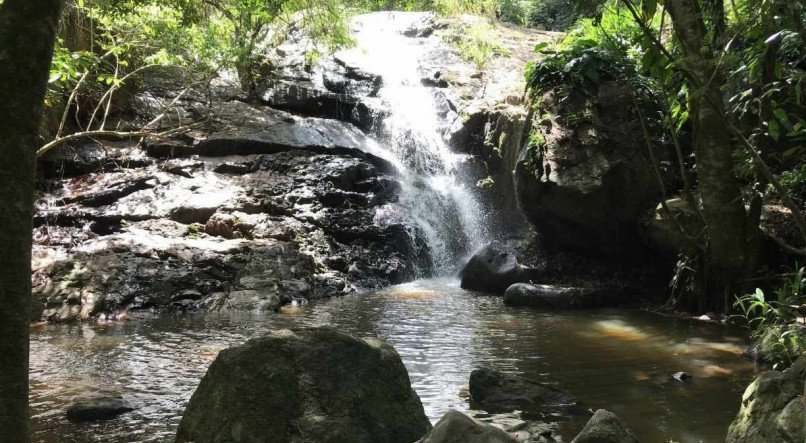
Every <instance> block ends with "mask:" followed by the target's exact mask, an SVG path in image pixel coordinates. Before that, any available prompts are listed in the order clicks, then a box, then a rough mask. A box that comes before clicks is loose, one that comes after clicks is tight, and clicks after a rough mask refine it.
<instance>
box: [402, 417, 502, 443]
mask: <svg viewBox="0 0 806 443" xmlns="http://www.w3.org/2000/svg"><path fill="white" fill-rule="evenodd" d="M516 442H517V440H515V439H514V438H512V437H510V436H509V434H507V433H506V432H504V431H502V430H501V429H498V428H496V427H494V426H491V425H486V424H484V423H481V422H479V421H477V420H475V419H473V418H471V417H468V416H467V415H465V414H463V413H461V412H459V411H455V410H450V411H448V412H446V413H445V415H443V416H442V418H441V419H439V421H438V422H437V424H436V425H434V429H432V430H431V432H429V433H428V434H427V435H426V436H425V437H423V438H421V439H420V440H419V441H418V442H417V443H516Z"/></svg>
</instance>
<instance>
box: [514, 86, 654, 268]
mask: <svg viewBox="0 0 806 443" xmlns="http://www.w3.org/2000/svg"><path fill="white" fill-rule="evenodd" d="M625 88H627V86H626V85H623V84H620V83H617V82H615V81H603V82H601V83H600V84H599V85H598V86H597V87H596V89H595V90H594V91H586V90H583V89H582V88H577V89H574V90H573V91H571V92H569V95H568V96H567V97H560V96H559V93H555V92H549V93H547V94H544V95H543V96H542V97H540V103H541V106H540V109H539V110H538V112H537V114H536V116H535V118H534V120H535V125H534V127H533V129H532V135H531V137H530V141H529V142H527V143H524V145H523V147H522V149H521V151H520V154H519V156H518V161H517V165H516V167H515V189H516V192H517V199H518V205H519V207H520V209H521V211H522V212H523V214H524V216H525V217H526V218H527V219H528V220H529V222H530V223H531V224H532V225H533V226H535V228H536V229H537V230H538V231H539V232H540V233H541V234H543V237H544V239H545V241H546V244H547V245H548V246H555V247H557V248H571V249H577V250H583V251H588V252H595V253H599V254H603V255H608V256H626V255H630V254H633V253H634V251H635V250H636V249H640V248H625V247H624V245H636V246H637V245H640V244H641V243H640V235H639V227H640V223H641V221H642V219H643V217H644V215H645V214H646V213H648V212H649V211H650V210H651V209H652V208H653V207H654V206H655V204H657V201H658V197H659V193H658V186H657V183H656V180H655V179H654V177H653V176H652V167H651V164H650V162H649V160H648V154H647V149H646V146H645V144H644V141H643V138H642V136H641V133H642V132H641V128H640V125H639V122H638V121H637V119H636V118H635V117H633V116H632V113H631V111H630V106H625V105H624V103H623V97H626V96H629V93H628V92H627V91H626V90H625ZM543 115H546V116H552V115H554V116H556V115H559V116H566V118H556V119H555V118H543V117H542V116H543ZM570 116H575V117H574V118H573V119H572V118H571V117H570Z"/></svg>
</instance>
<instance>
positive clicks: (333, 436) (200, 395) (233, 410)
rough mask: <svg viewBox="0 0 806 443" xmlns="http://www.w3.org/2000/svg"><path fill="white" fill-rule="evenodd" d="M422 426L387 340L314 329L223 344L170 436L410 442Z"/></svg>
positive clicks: (202, 442) (412, 394)
mask: <svg viewBox="0 0 806 443" xmlns="http://www.w3.org/2000/svg"><path fill="white" fill-rule="evenodd" d="M430 430H431V424H430V423H429V422H428V419H427V418H426V416H425V413H424V412H423V407H422V404H421V403H420V399H419V398H418V397H417V394H416V393H415V392H414V391H413V390H412V389H411V385H410V383H409V377H408V374H407V373H406V368H405V367H404V366H403V363H402V362H401V360H400V357H399V356H398V354H397V352H395V350H394V348H392V346H390V345H389V344H387V343H385V342H383V341H381V340H379V339H376V338H371V339H370V338H367V339H359V338H355V337H352V336H350V335H347V334H343V333H341V332H338V331H336V330H334V329H330V328H313V329H300V330H294V331H291V330H282V331H275V332H272V333H271V334H270V335H268V336H265V337H261V338H255V339H251V340H249V341H247V342H246V343H245V344H244V345H242V346H238V347H234V348H229V349H226V350H224V351H222V352H221V353H220V354H219V356H218V357H217V358H216V360H215V361H214V362H213V364H212V365H211V366H210V368H209V369H208V371H207V374H206V375H205V376H204V378H203V379H202V381H201V383H200V384H199V387H198V388H197V389H196V392H194V393H193V396H192V397H191V399H190V403H189V404H188V407H187V409H186V411H185V414H184V416H183V417H182V422H181V423H180V425H179V430H178V431H177V441H178V442H190V441H193V442H198V443H205V442H225V441H227V442H241V441H243V442H246V441H248V442H270V441H299V442H303V441H318V442H346V441H351V442H353V441H354V442H400V443H407V442H408V443H410V442H413V441H416V440H417V439H419V438H420V437H422V436H423V435H425V434H426V433H428V431H430Z"/></svg>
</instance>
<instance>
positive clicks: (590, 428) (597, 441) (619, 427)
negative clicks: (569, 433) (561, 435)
mask: <svg viewBox="0 0 806 443" xmlns="http://www.w3.org/2000/svg"><path fill="white" fill-rule="evenodd" d="M571 443H638V439H637V438H636V437H635V434H633V433H632V431H631V430H630V428H628V427H627V425H625V424H624V422H622V421H621V419H619V418H618V416H616V414H614V413H612V412H610V411H606V410H604V409H599V410H598V411H596V412H595V413H594V414H593V417H591V419H590V420H588V423H587V424H585V427H584V428H582V432H580V433H579V435H577V436H576V438H574V439H573V440H571Z"/></svg>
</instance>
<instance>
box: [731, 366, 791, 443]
mask: <svg viewBox="0 0 806 443" xmlns="http://www.w3.org/2000/svg"><path fill="white" fill-rule="evenodd" d="M804 379H806V357H800V358H799V359H798V360H797V361H796V362H795V363H794V364H793V365H792V366H791V367H790V368H789V369H787V370H786V371H783V372H781V371H766V372H763V373H762V374H761V375H760V376H759V377H758V378H757V379H756V380H755V381H753V383H751V384H750V386H748V387H747V389H746V390H745V391H744V395H743V396H742V406H741V408H740V409H739V414H738V415H737V416H736V419H734V420H733V423H732V424H731V425H730V429H728V437H727V439H726V442H728V443H733V442H736V443H738V442H741V443H756V442H758V443H762V442H772V441H777V442H792V443H794V442H797V443H800V442H804V441H806V392H804Z"/></svg>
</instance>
